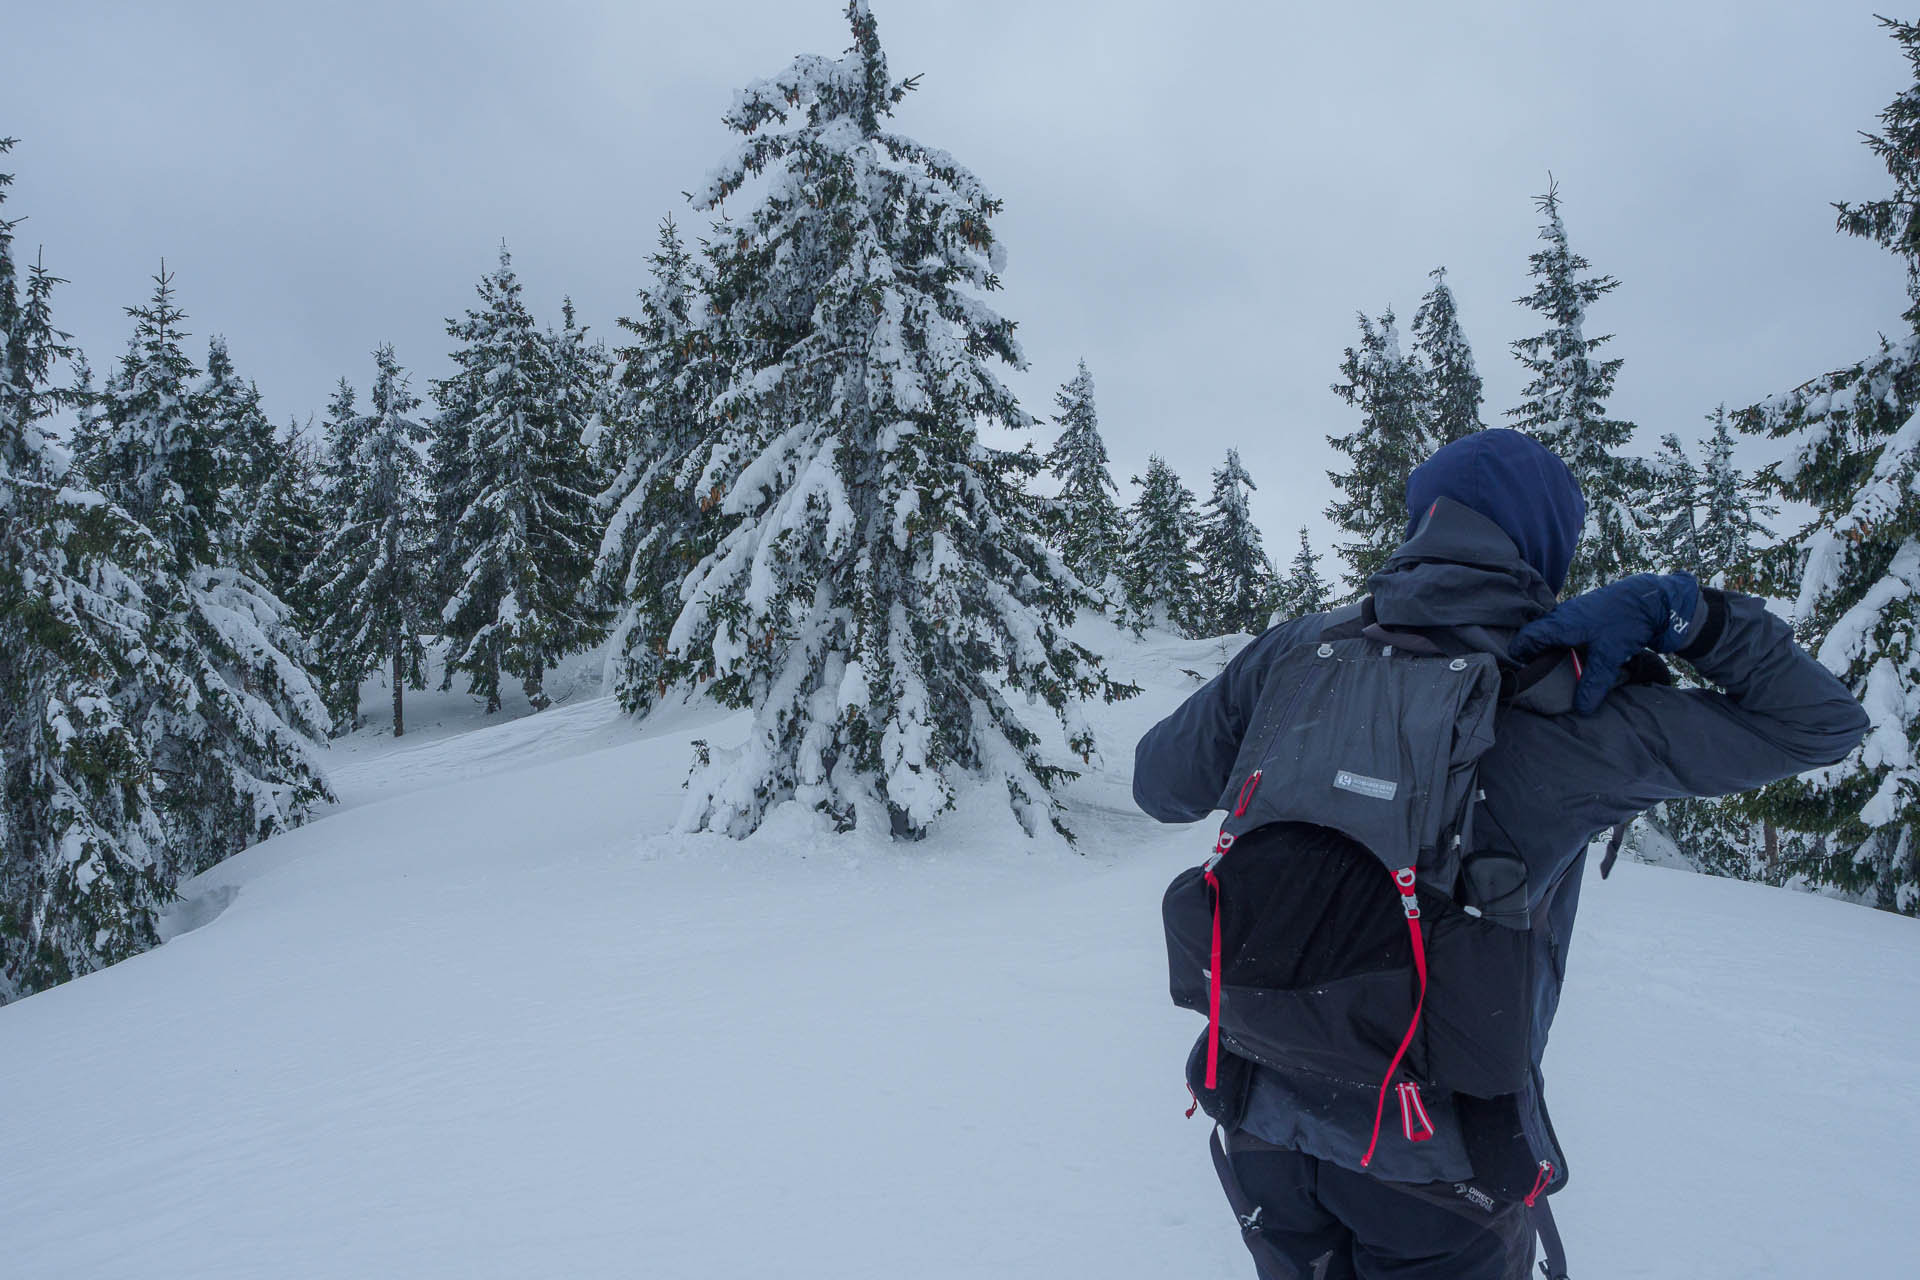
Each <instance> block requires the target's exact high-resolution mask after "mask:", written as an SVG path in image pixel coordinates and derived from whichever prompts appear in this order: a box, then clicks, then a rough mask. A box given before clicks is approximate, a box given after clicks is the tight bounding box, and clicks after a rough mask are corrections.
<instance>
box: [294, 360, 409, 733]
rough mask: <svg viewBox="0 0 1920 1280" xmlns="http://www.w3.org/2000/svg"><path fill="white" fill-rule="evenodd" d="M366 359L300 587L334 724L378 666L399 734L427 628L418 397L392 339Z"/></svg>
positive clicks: (354, 715)
mask: <svg viewBox="0 0 1920 1280" xmlns="http://www.w3.org/2000/svg"><path fill="white" fill-rule="evenodd" d="M373 359H374V367H375V375H374V382H373V392H372V396H371V399H372V410H373V412H372V413H371V414H369V415H368V418H367V420H366V421H365V422H363V423H356V424H354V425H353V426H352V427H351V428H349V431H348V434H349V438H350V439H351V440H352V455H351V456H350V457H349V458H346V459H344V460H343V466H342V468H341V472H340V474H339V475H338V476H337V477H336V480H335V484H334V487H333V488H332V489H331V490H330V491H329V492H328V495H327V507H328V521H327V529H328V532H327V535H326V538H325V540H324V542H323V543H322V544H321V547H320V550H319V553H318V554H317V555H316V556H315V557H314V559H313V561H312V563H311V564H310V566H309V567H308V569H307V573H306V576H305V578H304V580H303V581H302V583H301V595H302V597H303V598H304V599H306V600H307V601H308V602H309V604H308V607H309V609H310V610H311V612H312V614H313V618H314V623H313V641H314V647H315V649H316V651H317V658H318V665H319V666H320V668H321V669H322V670H324V671H325V672H326V673H327V674H326V687H327V696H328V700H329V703H330V706H329V709H330V710H331V711H332V712H333V716H334V721H335V723H336V724H337V725H338V726H340V727H341V728H342V729H343V730H344V729H346V728H350V727H352V726H353V725H354V724H355V723H356V722H357V721H358V719H359V715H360V682H361V680H362V679H363V678H364V677H365V676H366V675H367V673H368V672H370V671H376V670H379V669H381V668H383V667H384V668H386V670H387V677H388V680H389V681H390V682H391V684H392V689H393V736H394V737H396V738H397V737H400V736H401V735H402V734H403V733H405V732H406V719H405V714H404V712H405V708H404V705H403V698H404V696H405V694H404V690H406V689H408V688H414V689H420V688H424V687H425V676H424V673H425V665H426V650H425V646H424V645H423V644H422V643H421V640H420V635H421V633H422V632H423V631H425V630H426V629H427V628H426V617H427V608H428V596H427V589H428V587H429V586H430V579H429V576H428V574H427V562H426V557H425V554H424V553H425V550H426V546H425V544H426V500H425V497H424V496H423V494H422V493H421V488H420V470H421V463H420V454H419V451H418V449H417V448H416V446H417V445H418V444H419V442H420V441H422V440H424V439H426V431H425V429H424V428H423V427H421V425H420V424H419V423H418V422H415V421H414V420H413V419H412V418H411V417H409V416H408V415H409V414H411V413H412V412H413V411H414V410H415V409H417V408H419V406H420V401H419V399H418V398H417V397H415V396H414V395H413V394H412V392H411V391H410V390H409V389H408V387H407V378H406V375H405V373H403V372H402V371H401V368H400V362H399V360H398V359H397V358H396V357H395V356H394V353H393V347H392V346H391V345H386V346H382V347H380V348H379V349H378V350H377V351H375V352H374V353H373Z"/></svg>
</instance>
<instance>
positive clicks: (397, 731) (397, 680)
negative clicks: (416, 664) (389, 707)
mask: <svg viewBox="0 0 1920 1280" xmlns="http://www.w3.org/2000/svg"><path fill="white" fill-rule="evenodd" d="M404 647H405V646H403V645H402V644H401V643H400V637H399V636H394V637H393V736H394V737H396V738H398V737H401V736H402V735H404V734H405V733H406V731H407V722H406V717H405V716H403V715H402V714H401V706H400V699H401V696H402V692H403V690H404V689H405V688H406V671H405V669H404V667H405V664H404V662H403V660H402V652H401V651H402V649H403V648H404Z"/></svg>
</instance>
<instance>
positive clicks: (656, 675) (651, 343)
mask: <svg viewBox="0 0 1920 1280" xmlns="http://www.w3.org/2000/svg"><path fill="white" fill-rule="evenodd" d="M651 262H652V267H653V283H652V284H651V285H649V286H648V287H647V288H645V289H642V290H641V292H640V315H639V317H638V318H637V319H635V318H630V317H626V316H622V317H621V319H620V325H621V327H622V328H624V329H626V330H627V331H628V332H629V333H631V334H632V335H633V342H632V345H630V346H626V347H622V348H620V350H619V356H620V360H621V364H622V369H623V372H622V374H621V378H620V387H619V392H618V394H617V396H616V397H615V401H614V406H613V409H612V411H611V413H610V415H609V421H608V423H607V424H606V429H605V430H604V431H603V432H602V433H601V435H600V439H599V442H598V450H599V452H600V453H602V455H603V456H604V458H605V465H606V468H607V470H608V471H610V472H611V473H612V474H613V479H612V481H611V483H609V484H608V485H607V487H606V488H605V489H604V490H603V491H602V492H601V494H600V496H599V498H598V500H597V507H598V509H599V510H600V511H601V512H603V513H605V516H606V531H605V533H604V534H603V535H602V537H601V541H600V553H599V556H598V557H597V558H596V560H595V562H594V583H595V588H596V591H597V592H598V593H599V596H600V598H601V599H602V600H604V601H606V602H607V603H609V604H610V605H612V606H613V608H614V609H615V620H614V626H613V640H612V643H611V645H610V646H609V648H608V653H607V662H608V674H609V677H610V680H609V683H610V685H611V687H612V688H613V690H614V692H615V693H616V694H618V695H619V698H620V701H621V704H622V705H623V706H625V707H626V708H627V709H628V710H629V711H638V710H644V709H646V708H647V707H650V706H652V705H653V703H654V702H655V700H657V699H658V698H660V697H662V696H664V695H665V693H666V692H667V688H668V686H669V685H670V684H672V683H674V682H675V681H677V680H681V679H685V678H686V677H688V676H689V675H693V674H697V671H696V664H695V662H694V660H693V659H692V658H691V657H687V656H676V655H674V654H671V653H669V652H668V649H667V633H668V632H669V631H670V630H671V629H672V627H673V624H674V620H675V619H676V618H678V617H679V616H680V608H681V599H680V584H681V583H682V582H684V581H686V578H687V574H688V573H690V572H691V571H692V570H693V568H694V566H695V565H697V564H698V563H700V561H701V559H702V558H703V557H704V556H706V554H707V553H708V552H710V551H711V550H712V549H713V544H714V539H715V537H716V536H717V532H718V529H719V526H720V519H721V517H720V512H719V511H718V509H717V508H716V505H715V503H714V500H713V497H712V495H711V493H701V492H698V491H697V489H698V486H697V485H696V483H695V482H696V481H697V480H698V479H699V478H700V475H701V473H702V471H703V470H704V469H705V467H706V454H705V451H704V450H703V449H702V448H701V446H702V444H703V443H704V442H705V441H706V440H707V439H708V436H709V432H710V429H711V427H712V416H711V412H710V410H709V407H708V406H709V404H710V402H711V401H712V399H713V397H714V395H715V394H716V393H717V392H718V391H719V390H720V388H721V387H722V386H723V385H724V383H725V381H726V371H725V368H724V367H723V366H722V365H721V364H720V362H719V360H718V358H717V356H716V352H715V345H714V340H713V334H712V332H711V331H710V326H709V324H708V315H707V282H706V276H705V273H704V272H703V270H702V269H701V264H700V262H699V260H698V259H696V258H695V257H694V256H693V255H692V254H690V253H689V252H687V248H686V246H685V244H684V243H682V241H681V239H680V231H679V228H677V227H676V226H675V225H674V223H673V220H672V219H671V218H669V219H667V220H666V221H665V222H663V223H662V224H661V226H660V245H659V248H658V250H657V251H656V252H655V253H654V254H653V257H652V259H651ZM699 665H700V666H704V663H701V664H699Z"/></svg>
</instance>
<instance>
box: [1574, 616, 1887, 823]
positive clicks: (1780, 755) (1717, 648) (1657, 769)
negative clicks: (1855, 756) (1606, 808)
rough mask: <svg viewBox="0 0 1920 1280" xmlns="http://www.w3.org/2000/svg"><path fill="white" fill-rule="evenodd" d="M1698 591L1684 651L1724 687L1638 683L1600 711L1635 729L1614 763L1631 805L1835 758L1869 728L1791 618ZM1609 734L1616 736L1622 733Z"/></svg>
mask: <svg viewBox="0 0 1920 1280" xmlns="http://www.w3.org/2000/svg"><path fill="white" fill-rule="evenodd" d="M1702 595H1703V596H1704V597H1705V603H1706V612H1707V618H1706V622H1705V625H1704V626H1703V628H1702V631H1701V634H1700V636H1699V638H1698V639H1697V640H1695V641H1694V643H1693V644H1691V645H1689V646H1688V647H1687V648H1685V649H1683V650H1681V652H1680V654H1679V656H1680V657H1681V658H1682V659H1684V660H1686V661H1687V662H1689V663H1691V664H1692V666H1693V668H1694V670H1695V671H1697V672H1699V674H1700V675H1701V676H1702V677H1703V678H1704V679H1706V680H1707V681H1709V682H1710V683H1712V684H1715V685H1718V686H1719V688H1718V689H1717V690H1713V689H1673V688H1662V687H1657V686H1656V687H1649V686H1636V687H1631V688H1626V689H1621V690H1617V691H1616V692H1615V693H1614V694H1613V695H1612V696H1611V697H1609V698H1608V699H1607V701H1606V703H1605V704H1604V707H1603V710H1602V716H1604V717H1608V718H1614V719H1617V721H1619V722H1621V723H1622V724H1623V725H1624V727H1625V728H1626V729H1627V730H1629V734H1628V735H1626V736H1627V740H1628V741H1630V742H1631V743H1633V744H1634V748H1635V749H1631V750H1629V751H1628V752H1627V753H1625V755H1624V756H1623V757H1621V758H1618V759H1616V760H1615V762H1614V763H1615V766H1616V768H1615V769H1614V770H1613V771H1612V772H1614V773H1615V775H1616V777H1618V778H1620V779H1621V781H1620V783H1619V784H1618V785H1619V790H1620V791H1621V793H1622V794H1621V797H1620V798H1621V799H1622V800H1623V801H1624V802H1625V803H1626V804H1627V805H1628V806H1630V809H1629V812H1631V813H1638V812H1641V811H1643V810H1645V809H1646V808H1648V807H1650V806H1652V805H1654V804H1657V803H1658V802H1660V801H1662V800H1675V799H1681V798H1684V797H1689V796H1717V795H1727V794H1729V793H1731V792H1735V791H1746V790H1750V789H1752V788H1754V787H1759V786H1763V785H1765V784H1766V783H1769V782H1776V781H1778V780H1780V779H1782V778H1789V777H1792V776H1793V775H1795V774H1797V773H1804V772H1806V771H1807V770H1809V769H1817V768H1820V767H1822V766H1825V765H1830V764H1834V763H1836V762H1838V761H1840V760H1842V759H1844V758H1845V757H1846V755H1847V753H1848V752H1850V751H1852V750H1853V749H1854V747H1855V746H1856V745H1858V744H1859V742H1860V739H1861V738H1862V737H1863V736H1864V735H1865V733H1866V731H1867V714H1866V712H1865V711H1864V710H1863V709H1862V708H1861V706H1860V704H1859V702H1857V701H1856V700H1855V699H1854V697H1853V695H1852V694H1850V693H1848V692H1847V688H1846V686H1845V685H1843V684H1841V683H1840V681H1839V680H1838V679H1836V678H1835V677H1834V675H1833V674H1832V673H1831V672H1829V671H1828V670H1827V669H1826V668H1825V667H1823V666H1821V665H1820V663H1819V662H1817V661H1816V660H1815V659H1814V658H1813V657H1812V655H1810V654H1808V653H1807V651H1806V650H1804V649H1802V648H1801V647H1800V646H1799V645H1798V644H1796V643H1795V642H1794V639H1793V633H1792V631H1791V630H1790V629H1789V628H1788V626H1787V624H1786V623H1785V622H1784V621H1782V620H1781V619H1779V618H1777V617H1775V616H1774V615H1773V614H1772V613H1770V612H1768V611H1767V608H1766V606H1765V605H1764V604H1763V603H1762V602H1761V601H1759V600H1757V599H1755V598H1753V597H1752V596H1743V595H1735V594H1733V593H1730V592H1719V591H1708V592H1703V593H1702ZM1600 718H1601V717H1595V719H1600ZM1607 736H1608V738H1609V739H1611V740H1612V741H1613V742H1614V743H1615V744H1618V743H1620V741H1621V737H1622V735H1619V734H1617V733H1616V734H1608V735H1607ZM1625 816H1626V815H1625V814H1623V815H1622V817H1623V818H1624V817H1625Z"/></svg>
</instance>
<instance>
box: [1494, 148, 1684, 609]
mask: <svg viewBox="0 0 1920 1280" xmlns="http://www.w3.org/2000/svg"><path fill="white" fill-rule="evenodd" d="M1535 203H1536V204H1537V205H1538V206H1539V209H1540V213H1541V216H1543V217H1544V218H1545V219H1546V221H1545V222H1544V223H1542V224H1541V226H1540V239H1541V240H1543V241H1545V242H1546V245H1545V247H1544V248H1542V249H1539V250H1537V251H1536V252H1535V253H1534V254H1533V255H1532V256H1531V257H1530V258H1529V259H1528V262H1529V264H1530V274H1531V275H1532V276H1533V280H1534V285H1533V292H1532V293H1529V294H1528V295H1527V296H1526V297H1524V298H1521V299H1520V300H1519V301H1520V305H1521V306H1524V307H1528V308H1531V309H1532V310H1534V311H1537V312H1539V313H1540V314H1541V315H1543V316H1545V317H1546V319H1547V321H1548V325H1547V329H1546V331H1545V332H1543V333H1541V334H1539V335H1538V336H1536V337H1532V338H1521V339H1518V340H1516V341H1515V342H1514V344H1513V352H1514V355H1515V356H1516V357H1518V358H1519V361H1520V363H1521V364H1522V365H1524V366H1526V368H1527V371H1528V372H1529V373H1530V374H1531V375H1532V378H1531V380H1530V381H1529V382H1528V383H1527V385H1526V388H1525V390H1524V391H1523V392H1522V393H1521V394H1522V399H1521V401H1520V404H1519V405H1518V407H1516V408H1513V409H1509V410H1508V411H1507V416H1508V417H1510V418H1513V419H1514V420H1515V423H1516V425H1517V426H1519V427H1520V429H1521V430H1523V431H1525V432H1527V433H1528V434H1530V435H1532V436H1534V437H1535V438H1536V439H1538V440H1539V441H1540V443H1542V444H1544V445H1546V446H1547V448H1549V449H1551V450H1553V451H1554V452H1555V453H1556V454H1558V455H1560V459H1561V461H1563V462H1565V463H1566V464H1567V468H1568V470H1570V471H1572V472H1573V478H1574V479H1575V480H1577V481H1579V484H1580V491H1581V492H1582V493H1583V494H1585V495H1586V499H1587V523H1586V528H1585V530H1584V531H1583V532H1582V534H1581V538H1580V550H1579V552H1578V553H1577V554H1576V555H1575V557H1574V562H1573V568H1572V570H1571V572H1570V573H1569V574H1568V577H1567V583H1566V587H1565V589H1564V591H1563V593H1562V594H1564V595H1574V594H1577V593H1579V592H1582V591H1589V590H1592V589H1593V588H1594V587H1598V586H1602V585H1604V584H1606V583H1609V582H1612V581H1614V580H1615V579H1616V578H1623V577H1625V576H1627V575H1628V574H1631V573H1638V572H1641V571H1642V570H1645V569H1648V568H1650V567H1652V566H1653V565H1654V564H1655V563H1656V562H1657V561H1658V559H1659V557H1658V556H1657V555H1656V554H1655V553H1654V551H1653V548H1652V547H1651V546H1650V545H1649V543H1648V540H1647V531H1646V530H1645V529H1643V528H1642V527H1641V520H1640V514H1639V511H1640V508H1642V507H1644V506H1645V505H1646V500H1647V486H1648V477H1647V467H1646V463H1645V462H1644V461H1643V460H1641V459H1639V458H1635V457H1632V456H1630V455H1628V454H1626V453H1624V452H1622V451H1623V450H1624V449H1625V448H1626V447H1627V446H1628V445H1629V444H1631V443H1632V441H1633V424H1632V423H1631V422H1623V421H1621V420H1620V419H1617V418H1609V417H1608V416H1607V398H1608V397H1609V396H1610V395H1612V394H1613V379H1614V376H1615V375H1616V374H1618V373H1619V372H1620V363H1621V362H1620V361H1619V360H1617V359H1614V360H1603V359H1601V358H1599V356H1598V354H1597V352H1598V351H1599V349H1600V348H1601V347H1602V346H1603V345H1605V344H1606V342H1607V341H1608V337H1609V336H1610V335H1603V336H1601V337H1598V338H1589V337H1587V336H1586V323H1587V308H1588V307H1590V306H1592V305H1593V304H1594V303H1595V302H1597V301H1599V300H1600V299H1601V298H1603V297H1605V296H1606V295H1607V294H1609V293H1611V292H1613V290H1614V289H1616V288H1618V287H1619V285H1620V282H1619V281H1618V280H1616V279H1614V278H1613V277H1612V276H1593V275H1587V274H1585V273H1586V272H1587V271H1588V270H1589V269H1590V267H1591V264H1590V263H1589V262H1588V261H1587V260H1586V259H1585V258H1583V257H1581V256H1580V255H1579V254H1577V253H1574V252H1573V250H1572V249H1570V248H1569V247H1568V245H1567V229H1566V226H1565V225H1564V224H1563V223H1562V222H1561V219H1560V193H1559V189H1558V188H1557V187H1553V186H1549V187H1548V189H1547V193H1546V194H1545V195H1543V196H1540V197H1538V198H1537V199H1536V201H1535Z"/></svg>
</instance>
